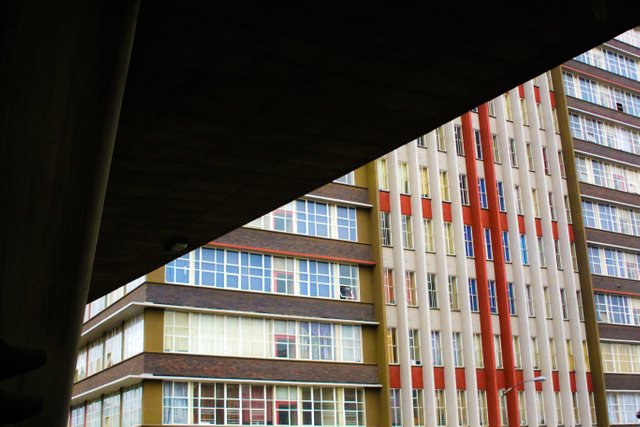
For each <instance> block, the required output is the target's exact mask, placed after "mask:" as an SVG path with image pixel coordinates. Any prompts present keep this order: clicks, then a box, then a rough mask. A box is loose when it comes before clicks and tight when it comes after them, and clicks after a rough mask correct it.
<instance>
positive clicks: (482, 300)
mask: <svg viewBox="0 0 640 427" xmlns="http://www.w3.org/2000/svg"><path fill="white" fill-rule="evenodd" d="M462 137H463V140H464V151H465V164H466V166H467V179H468V182H469V200H470V202H471V206H470V208H471V213H472V215H471V224H472V231H473V251H474V253H475V266H476V280H477V281H478V287H477V289H478V305H479V311H480V330H481V332H482V348H483V352H482V354H483V359H484V366H485V369H484V384H485V385H486V390H487V409H488V412H489V425H491V426H499V425H500V407H499V403H498V385H497V379H496V357H495V354H494V352H493V328H492V325H491V306H490V304H489V289H488V287H487V265H486V262H485V258H486V255H485V251H484V239H483V230H482V209H480V191H479V190H478V172H477V170H476V158H475V144H474V141H473V128H472V126H471V113H466V114H464V115H463V116H462ZM459 256H462V254H460V255H459ZM462 286H467V284H466V283H462ZM516 425H517V424H516Z"/></svg>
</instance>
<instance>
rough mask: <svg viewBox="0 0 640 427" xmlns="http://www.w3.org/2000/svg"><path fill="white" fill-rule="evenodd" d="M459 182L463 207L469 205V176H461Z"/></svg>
mask: <svg viewBox="0 0 640 427" xmlns="http://www.w3.org/2000/svg"><path fill="white" fill-rule="evenodd" d="M458 182H459V184H460V201H461V203H462V204H463V205H465V206H468V205H469V186H468V183H467V176H466V175H463V174H460V175H458Z"/></svg>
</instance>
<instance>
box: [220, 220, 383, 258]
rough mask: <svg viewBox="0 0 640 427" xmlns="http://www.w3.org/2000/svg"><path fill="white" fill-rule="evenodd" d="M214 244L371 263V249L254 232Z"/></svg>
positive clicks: (236, 232)
mask: <svg viewBox="0 0 640 427" xmlns="http://www.w3.org/2000/svg"><path fill="white" fill-rule="evenodd" d="M216 243H222V244H228V245H238V246H243V247H250V248H255V249H256V250H272V251H284V252H296V253H299V254H305V255H306V256H308V257H310V258H313V256H314V255H316V256H321V257H329V258H344V259H350V260H360V261H364V262H369V263H371V262H373V254H372V252H371V246H370V245H366V244H362V243H354V242H348V241H342V240H332V239H323V238H321V237H309V236H300V235H296V234H287V233H279V232H275V231H265V230H258V229H253V228H238V229H236V230H234V231H232V232H231V233H228V234H225V235H224V236H222V237H220V238H218V239H216V240H215V241H213V242H211V245H213V246H215V245H216Z"/></svg>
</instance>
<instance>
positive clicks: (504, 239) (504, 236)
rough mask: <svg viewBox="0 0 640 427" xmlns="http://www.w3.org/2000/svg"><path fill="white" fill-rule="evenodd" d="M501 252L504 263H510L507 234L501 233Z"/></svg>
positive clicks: (505, 232) (506, 232)
mask: <svg viewBox="0 0 640 427" xmlns="http://www.w3.org/2000/svg"><path fill="white" fill-rule="evenodd" d="M502 250H503V252H504V253H503V255H504V262H511V249H509V232H508V231H503V232H502Z"/></svg>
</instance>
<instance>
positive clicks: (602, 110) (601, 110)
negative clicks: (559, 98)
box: [567, 96, 640, 127]
mask: <svg viewBox="0 0 640 427" xmlns="http://www.w3.org/2000/svg"><path fill="white" fill-rule="evenodd" d="M567 106H568V107H569V110H571V109H572V108H577V109H580V110H583V111H586V112H588V113H592V114H599V115H601V116H604V117H609V118H612V119H614V120H618V121H620V122H622V123H627V124H629V125H631V126H635V127H640V118H638V117H635V116H632V115H630V114H627V113H623V112H621V111H618V110H614V109H611V108H607V107H602V106H600V105H597V104H592V103H590V102H587V101H583V100H581V99H578V98H573V97H571V96H567ZM569 112H571V111H569Z"/></svg>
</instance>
